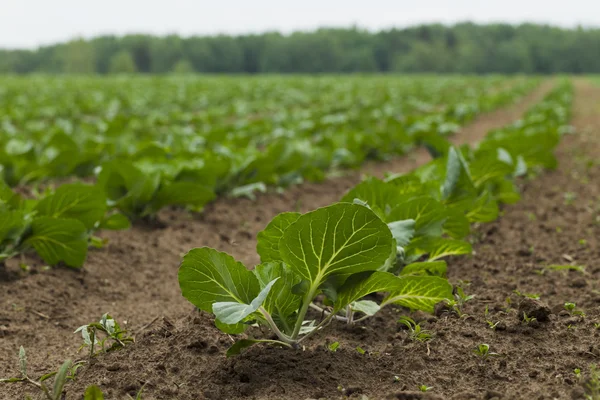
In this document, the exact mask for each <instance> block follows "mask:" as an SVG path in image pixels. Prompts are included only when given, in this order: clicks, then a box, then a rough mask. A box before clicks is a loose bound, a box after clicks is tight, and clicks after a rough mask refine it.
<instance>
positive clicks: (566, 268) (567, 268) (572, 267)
mask: <svg viewBox="0 0 600 400" xmlns="http://www.w3.org/2000/svg"><path fill="white" fill-rule="evenodd" d="M538 271H539V272H538V273H539V274H540V275H544V274H545V273H546V272H547V271H563V272H564V273H567V272H568V271H575V272H580V273H582V274H585V266H583V265H569V264H566V265H557V264H555V265H548V266H547V267H544V268H542V269H541V270H538Z"/></svg>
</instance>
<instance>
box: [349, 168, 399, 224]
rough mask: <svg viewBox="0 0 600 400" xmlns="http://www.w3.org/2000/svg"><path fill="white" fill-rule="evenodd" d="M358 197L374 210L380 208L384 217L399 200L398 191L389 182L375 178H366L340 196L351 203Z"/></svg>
mask: <svg viewBox="0 0 600 400" xmlns="http://www.w3.org/2000/svg"><path fill="white" fill-rule="evenodd" d="M354 199H359V200H362V201H364V202H365V203H367V205H368V206H369V207H371V208H372V209H374V210H381V212H382V214H383V215H381V217H382V218H385V215H386V214H387V213H388V211H389V210H390V209H391V208H392V207H394V206H395V205H396V204H398V203H399V202H400V201H401V195H400V191H399V190H398V188H397V187H396V186H394V185H393V184H391V183H387V182H384V181H382V180H379V179H377V178H368V179H366V180H364V181H362V182H361V183H359V184H358V185H356V186H355V187H353V188H352V189H350V191H348V193H346V194H345V195H344V197H342V200H341V201H342V202H346V203H352V202H353V201H354Z"/></svg>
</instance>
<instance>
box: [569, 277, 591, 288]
mask: <svg viewBox="0 0 600 400" xmlns="http://www.w3.org/2000/svg"><path fill="white" fill-rule="evenodd" d="M586 286H587V281H586V280H585V279H584V278H578V279H574V280H573V281H572V282H571V287H573V288H579V289H580V288H584V287H586Z"/></svg>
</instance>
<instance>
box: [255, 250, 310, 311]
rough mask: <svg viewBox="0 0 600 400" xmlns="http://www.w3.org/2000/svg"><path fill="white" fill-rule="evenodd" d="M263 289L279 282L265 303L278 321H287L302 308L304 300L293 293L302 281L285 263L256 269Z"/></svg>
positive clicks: (270, 264) (260, 265)
mask: <svg viewBox="0 0 600 400" xmlns="http://www.w3.org/2000/svg"><path fill="white" fill-rule="evenodd" d="M253 272H254V274H255V275H256V277H257V278H258V281H259V283H260V286H261V288H264V287H266V286H267V285H268V284H269V283H270V282H272V281H273V280H276V279H278V280H277V282H276V283H275V285H274V286H273V288H272V289H271V291H270V292H269V295H268V296H267V298H266V299H265V301H264V303H263V307H264V308H265V310H267V311H268V312H269V314H271V315H272V316H274V317H277V318H276V319H279V320H285V319H286V318H287V317H288V316H290V315H291V314H293V313H294V312H295V311H297V310H298V308H299V307H300V303H301V302H302V298H301V297H300V296H298V295H295V294H294V293H293V291H294V287H295V286H296V285H297V284H299V283H300V281H301V279H300V277H298V276H297V275H296V274H294V273H293V272H292V271H291V270H290V268H289V267H288V266H287V265H286V264H284V263H283V262H281V261H279V262H268V263H262V264H259V265H257V266H256V268H254V271H253Z"/></svg>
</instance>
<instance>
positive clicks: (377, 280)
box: [335, 271, 402, 310]
mask: <svg viewBox="0 0 600 400" xmlns="http://www.w3.org/2000/svg"><path fill="white" fill-rule="evenodd" d="M401 288H402V286H401V284H400V282H399V280H398V277H397V276H396V275H394V274H391V273H389V272H380V271H377V272H370V271H367V272H361V273H358V274H354V275H352V276H351V277H349V278H348V279H347V280H346V282H345V283H344V284H343V285H342V287H340V288H339V289H338V293H337V299H336V302H335V309H336V310H341V309H343V308H344V307H346V306H347V305H348V304H351V303H352V302H354V301H357V300H359V299H361V298H363V297H365V296H366V295H368V294H371V293H376V292H391V291H395V290H399V289H401Z"/></svg>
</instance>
